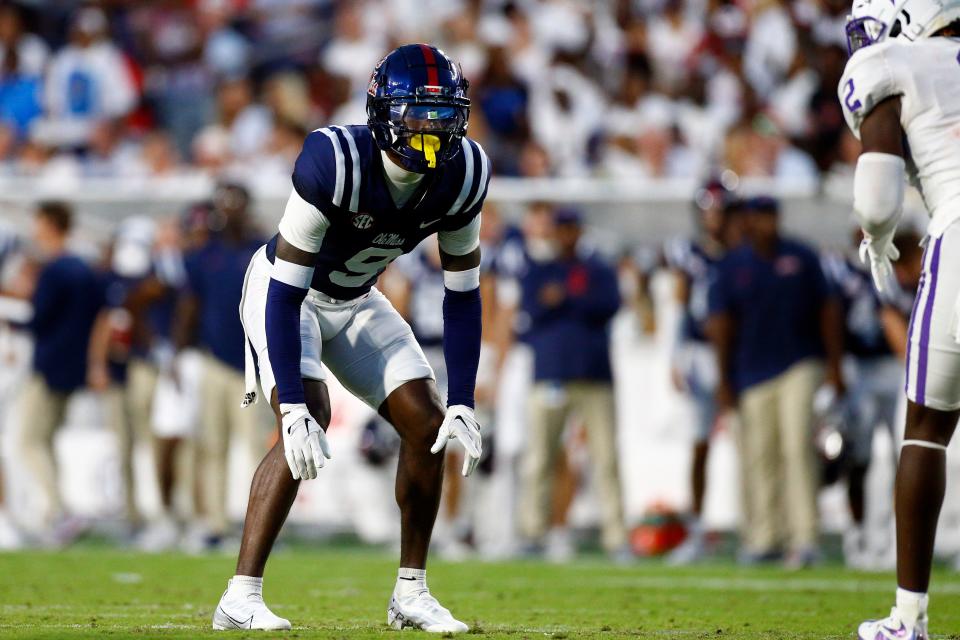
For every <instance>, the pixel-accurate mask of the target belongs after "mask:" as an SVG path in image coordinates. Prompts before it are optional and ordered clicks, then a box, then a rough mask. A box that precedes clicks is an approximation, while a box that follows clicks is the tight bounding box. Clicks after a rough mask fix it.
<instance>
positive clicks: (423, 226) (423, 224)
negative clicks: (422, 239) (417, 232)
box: [420, 218, 443, 229]
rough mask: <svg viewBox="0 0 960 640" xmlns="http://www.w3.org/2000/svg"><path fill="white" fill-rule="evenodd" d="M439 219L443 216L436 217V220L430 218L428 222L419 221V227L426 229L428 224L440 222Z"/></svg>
mask: <svg viewBox="0 0 960 640" xmlns="http://www.w3.org/2000/svg"><path fill="white" fill-rule="evenodd" d="M441 220H443V218H437V219H436V220H431V221H430V222H421V223H420V228H421V229H426V228H427V227H429V226H432V225H435V224H437V223H438V222H440V221H441Z"/></svg>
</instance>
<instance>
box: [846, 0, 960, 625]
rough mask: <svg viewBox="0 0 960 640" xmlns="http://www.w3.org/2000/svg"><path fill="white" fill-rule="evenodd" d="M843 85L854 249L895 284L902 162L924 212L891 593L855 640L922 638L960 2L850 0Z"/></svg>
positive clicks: (959, 190) (939, 419)
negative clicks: (857, 238)
mask: <svg viewBox="0 0 960 640" xmlns="http://www.w3.org/2000/svg"><path fill="white" fill-rule="evenodd" d="M852 13H853V15H852V16H851V17H850V19H849V20H848V23H847V38H848V41H849V43H850V50H851V52H852V55H851V57H850V60H849V62H848V63H847V67H846V70H845V71H844V74H843V78H842V79H841V80H840V86H839V88H838V91H839V98H840V102H841V104H842V105H843V108H844V115H845V116H846V119H847V123H848V125H849V126H850V128H851V130H852V131H853V132H854V134H855V135H856V136H857V137H858V138H860V140H861V142H862V143H863V151H862V154H861V156H860V159H859V161H858V162H857V169H856V174H855V177H854V187H853V189H854V211H855V213H856V215H857V217H858V219H859V222H860V225H861V226H862V227H863V231H864V241H863V244H862V245H861V257H862V258H863V259H864V260H865V261H867V262H868V263H869V264H870V268H871V271H872V273H873V278H874V282H875V284H876V286H877V289H878V291H879V292H880V293H881V295H883V294H885V293H888V292H889V291H891V290H892V267H891V261H892V260H896V259H897V257H898V252H897V249H896V248H895V247H894V246H893V235H894V232H895V230H896V227H897V223H898V222H899V218H900V215H901V211H902V202H903V184H904V170H907V172H908V173H909V175H910V178H911V180H912V182H913V183H914V184H916V186H917V187H918V188H919V189H920V191H921V193H922V194H923V197H924V200H925V203H926V206H927V209H928V210H929V212H930V215H931V221H930V225H929V227H928V229H927V237H926V238H925V240H924V242H925V247H926V248H925V255H924V262H923V274H922V276H921V280H920V289H919V291H918V293H917V297H916V301H915V303H914V308H913V314H912V316H911V320H910V331H909V337H908V343H907V375H906V378H907V383H906V391H907V399H908V400H909V403H908V409H907V424H906V430H905V433H904V440H903V444H902V449H901V454H900V462H899V468H898V470H897V482H896V500H895V501H896V521H897V584H898V589H897V597H896V606H895V607H894V608H893V609H892V611H891V613H890V616H889V617H887V618H884V619H882V620H872V621H868V622H864V623H863V624H861V625H860V627H859V630H858V633H859V637H860V638H861V640H885V639H890V638H899V639H907V640H920V639H924V640H926V638H928V632H927V601H928V598H927V589H928V586H929V582H930V568H931V564H932V561H933V545H934V537H935V534H936V528H937V519H938V516H939V513H940V507H941V504H942V502H943V494H944V485H945V474H946V448H947V444H948V443H949V442H950V438H951V436H952V435H953V431H954V428H955V426H956V424H957V419H958V417H960V330H958V317H957V316H958V309H960V299H958V294H960V223H958V222H957V220H958V219H960V146H958V144H957V137H958V135H960V39H957V36H960V0H893V1H891V0H857V1H856V2H855V3H854V5H853V12H852Z"/></svg>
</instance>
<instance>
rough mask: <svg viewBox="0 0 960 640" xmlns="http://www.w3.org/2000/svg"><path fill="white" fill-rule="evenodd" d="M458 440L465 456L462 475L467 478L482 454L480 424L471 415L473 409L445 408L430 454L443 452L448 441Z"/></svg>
mask: <svg viewBox="0 0 960 640" xmlns="http://www.w3.org/2000/svg"><path fill="white" fill-rule="evenodd" d="M454 439H456V440H459V441H460V444H462V445H463V449H464V451H466V453H467V455H466V456H465V457H464V459H463V475H464V476H468V475H470V474H471V473H473V470H474V469H476V468H477V463H478V462H480V454H482V453H483V440H482V439H481V437H480V423H479V422H477V418H476V417H475V416H474V415H473V409H471V408H470V407H468V406H466V405H462V404H455V405H453V406H452V407H447V415H446V416H445V417H444V418H443V424H441V425H440V431H439V432H438V433H437V441H436V442H434V443H433V446H432V447H430V453H437V452H439V451H443V449H444V447H446V446H447V442H448V441H450V440H454Z"/></svg>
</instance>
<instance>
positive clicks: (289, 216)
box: [280, 189, 330, 253]
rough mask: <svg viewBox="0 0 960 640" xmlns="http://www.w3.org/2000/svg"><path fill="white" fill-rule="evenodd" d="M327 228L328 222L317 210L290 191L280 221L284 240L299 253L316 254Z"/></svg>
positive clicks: (297, 194)
mask: <svg viewBox="0 0 960 640" xmlns="http://www.w3.org/2000/svg"><path fill="white" fill-rule="evenodd" d="M329 226H330V221H329V220H327V217H326V216H325V215H323V213H321V212H320V210H319V209H317V208H316V207H315V206H313V205H312V204H310V203H309V202H307V201H306V200H304V199H303V198H301V197H300V194H299V193H297V190H296V189H293V190H292V191H291V193H290V199H289V200H287V208H286V209H284V211H283V218H281V220H280V235H282V236H283V239H284V240H286V241H287V242H289V243H290V244H292V245H293V246H295V247H296V248H297V249H300V250H301V251H306V252H308V253H317V252H318V251H320V245H322V244H323V236H324V234H325V233H326V232H327V227H329Z"/></svg>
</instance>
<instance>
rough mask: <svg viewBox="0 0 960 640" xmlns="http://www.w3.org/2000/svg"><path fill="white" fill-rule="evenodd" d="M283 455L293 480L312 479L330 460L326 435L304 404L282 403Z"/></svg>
mask: <svg viewBox="0 0 960 640" xmlns="http://www.w3.org/2000/svg"><path fill="white" fill-rule="evenodd" d="M280 416H281V419H282V425H283V426H282V429H281V432H282V433H283V454H284V456H286V458H287V465H289V466H290V473H291V475H293V479H294V480H313V479H314V478H316V477H317V470H318V469H322V468H323V464H324V462H323V459H324V458H327V459H329V458H330V445H329V444H327V436H326V434H325V433H324V432H323V429H322V428H321V427H320V423H319V422H317V420H316V418H314V417H313V416H311V415H310V411H309V410H308V409H307V405H305V404H281V405H280Z"/></svg>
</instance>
